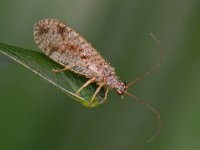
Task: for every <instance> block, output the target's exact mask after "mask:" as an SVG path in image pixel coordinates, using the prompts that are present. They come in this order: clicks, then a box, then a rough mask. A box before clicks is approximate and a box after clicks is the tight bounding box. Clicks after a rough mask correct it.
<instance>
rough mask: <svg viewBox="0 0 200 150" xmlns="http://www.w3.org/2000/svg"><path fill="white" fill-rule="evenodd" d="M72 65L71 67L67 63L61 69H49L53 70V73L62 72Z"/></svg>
mask: <svg viewBox="0 0 200 150" xmlns="http://www.w3.org/2000/svg"><path fill="white" fill-rule="evenodd" d="M72 67H73V65H71V64H68V65H67V66H65V67H64V68H63V69H52V70H51V71H52V72H54V73H58V72H63V71H66V70H69V69H70V68H72Z"/></svg>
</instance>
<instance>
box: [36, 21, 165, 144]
mask: <svg viewBox="0 0 200 150" xmlns="http://www.w3.org/2000/svg"><path fill="white" fill-rule="evenodd" d="M151 36H152V37H153V39H154V40H155V41H156V42H157V43H158V44H159V45H160V46H161V43H160V41H158V40H157V39H156V38H155V36H154V35H153V34H151ZM34 38H35V42H36V44H37V45H38V47H39V48H40V49H41V50H42V51H43V52H44V53H45V54H46V55H47V56H48V57H50V58H51V59H52V60H54V61H55V62H57V63H59V64H60V65H62V66H63V69H60V70H55V69H53V68H52V71H53V72H62V71H66V70H70V71H72V72H75V73H77V74H80V75H83V76H85V77H86V78H88V81H87V82H86V83H85V84H83V86H81V87H80V88H79V89H78V90H77V91H76V94H79V92H80V91H81V90H82V89H84V88H85V87H87V86H88V85H89V84H91V83H93V82H95V83H96V84H97V85H98V87H97V89H96V91H95V92H94V94H93V96H92V98H91V100H90V102H91V103H92V102H93V101H94V99H95V97H96V95H97V94H98V92H99V91H100V89H101V88H102V87H104V88H105V89H106V90H105V97H104V99H105V100H106V99H107V94H108V92H109V89H115V90H116V92H117V94H119V95H124V94H126V95H128V96H130V97H131V98H133V99H135V100H136V101H138V102H139V103H141V104H142V105H144V106H145V107H147V108H148V109H150V110H151V111H152V112H153V113H154V114H155V116H156V117H157V119H158V122H159V127H158V130H157V131H156V133H155V135H154V136H152V137H151V138H150V139H149V140H148V141H149V142H150V141H152V140H153V139H154V138H155V137H156V136H157V135H158V134H159V131H160V128H161V124H162V121H161V118H160V115H159V113H158V112H157V111H156V110H155V109H154V108H153V107H152V106H150V105H148V104H146V103H145V102H144V101H143V100H141V99H140V98H138V97H136V96H134V95H132V94H130V93H128V92H127V89H128V87H130V86H131V85H133V84H135V83H136V82H138V81H139V80H141V79H143V78H144V77H145V76H147V75H148V74H150V73H151V72H152V71H154V70H156V69H157V68H158V67H159V66H160V64H161V61H162V60H163V56H164V54H163V52H164V51H163V49H162V47H161V51H162V53H161V54H162V55H161V58H160V60H159V62H158V63H157V64H156V65H155V66H154V67H152V68H151V69H150V70H149V71H147V72H145V73H144V74H142V75H141V76H139V77H138V78H137V79H136V80H134V81H132V82H130V83H129V84H125V83H124V82H122V81H121V80H120V79H119V77H118V76H117V75H116V72H115V70H114V68H113V67H111V66H110V64H109V63H108V62H107V61H106V60H105V59H104V58H103V57H102V56H101V55H100V54H99V52H98V51H97V50H96V49H95V48H93V47H92V46H91V44H90V43H88V42H87V41H86V40H85V39H84V38H83V37H81V36H80V35H79V34H78V33H77V32H76V31H75V30H74V29H72V28H70V27H69V26H67V25H66V24H64V23H62V22H60V21H58V20H56V19H44V20H41V21H39V22H37V23H36V24H35V25H34Z"/></svg>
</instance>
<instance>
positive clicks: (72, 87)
mask: <svg viewBox="0 0 200 150" xmlns="http://www.w3.org/2000/svg"><path fill="white" fill-rule="evenodd" d="M0 52H1V53H3V54H5V55H6V56H8V57H10V58H12V59H13V60H14V61H16V62H18V63H20V64H21V65H23V66H24V67H26V68H28V69H29V70H31V71H32V72H34V73H36V74H37V75H39V76H40V77H42V78H43V79H45V80H47V81H48V82H50V83H51V84H53V85H54V86H56V87H57V88H58V89H59V90H61V91H63V92H65V93H66V94H67V95H68V96H70V97H72V98H73V99H75V100H77V101H79V102H80V103H81V104H83V105H84V106H86V107H95V106H98V105H100V104H101V103H103V102H104V101H103V97H104V91H103V90H101V91H100V93H99V94H98V95H97V97H96V98H95V100H94V102H93V103H90V99H91V97H92V95H93V94H94V92H95V90H96V88H97V85H96V84H95V83H94V84H91V85H89V86H88V87H86V88H84V89H83V90H82V91H81V92H80V95H77V94H75V92H76V91H77V90H78V89H79V88H80V87H81V86H82V85H83V84H84V83H85V82H86V81H87V80H88V79H86V78H85V77H83V76H81V75H78V74H75V73H73V72H71V71H64V72H60V73H54V72H52V69H61V68H63V66H61V65H59V64H58V63H56V62H54V61H53V60H51V59H50V58H48V57H47V56H46V55H44V54H43V53H39V52H36V51H33V50H28V49H24V48H19V47H16V46H11V45H7V44H3V43H0ZM27 86H28V85H27Z"/></svg>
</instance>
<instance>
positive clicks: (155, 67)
mask: <svg viewBox="0 0 200 150" xmlns="http://www.w3.org/2000/svg"><path fill="white" fill-rule="evenodd" d="M150 36H151V37H152V39H153V40H154V41H155V42H156V43H157V44H158V45H159V47H160V59H159V61H158V62H157V63H156V64H155V65H154V66H153V67H152V68H150V69H149V70H148V71H146V72H144V73H143V74H141V75H140V76H139V77H137V78H136V79H135V80H133V81H132V82H130V83H128V84H127V87H130V86H132V85H133V84H135V83H137V82H138V81H141V80H142V79H144V78H145V77H146V76H148V75H149V74H151V73H152V72H154V71H155V70H157V69H158V68H159V67H160V64H161V63H162V62H163V60H164V58H165V50H164V49H163V47H162V43H161V42H160V41H159V40H158V39H157V38H156V37H155V36H154V35H153V33H150Z"/></svg>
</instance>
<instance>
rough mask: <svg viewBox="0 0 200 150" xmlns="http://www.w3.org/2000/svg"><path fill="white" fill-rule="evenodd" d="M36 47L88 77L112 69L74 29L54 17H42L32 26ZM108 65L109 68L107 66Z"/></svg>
mask: <svg viewBox="0 0 200 150" xmlns="http://www.w3.org/2000/svg"><path fill="white" fill-rule="evenodd" d="M34 38H35V41H36V44H37V45H38V47H39V48H40V49H41V50H42V51H43V52H44V53H45V54H46V55H47V56H49V57H50V58H51V59H53V60H54V61H56V62H58V63H59V64H61V65H63V66H67V65H70V66H71V68H70V70H72V71H74V72H76V73H78V74H82V75H85V76H86V77H88V78H91V77H93V76H100V75H102V74H104V73H106V71H107V70H109V72H110V71H111V72H114V69H113V68H112V67H110V65H109V64H108V63H107V62H106V61H105V60H104V59H103V57H101V55H100V54H99V53H98V52H97V51H96V50H95V49H94V48H93V47H92V46H91V45H90V43H88V42H87V41H86V40H85V39H84V38H83V37H81V36H80V35H79V34H78V33H77V32H76V31H74V30H73V29H72V28H70V27H68V26H67V25H65V24H64V23H62V22H60V21H58V20H55V19H44V20H41V21H39V22H38V23H36V24H35V26H34ZM108 67H109V68H108Z"/></svg>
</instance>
